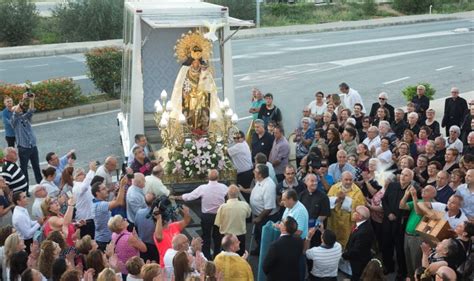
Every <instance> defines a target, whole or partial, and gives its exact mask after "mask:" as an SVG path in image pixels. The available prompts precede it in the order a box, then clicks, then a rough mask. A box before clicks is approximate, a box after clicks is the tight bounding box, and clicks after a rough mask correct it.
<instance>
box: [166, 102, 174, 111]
mask: <svg viewBox="0 0 474 281" xmlns="http://www.w3.org/2000/svg"><path fill="white" fill-rule="evenodd" d="M171 110H173V106H172V105H171V101H168V102H167V103H166V111H168V112H170V111H171Z"/></svg>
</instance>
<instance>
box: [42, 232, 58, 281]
mask: <svg viewBox="0 0 474 281" xmlns="http://www.w3.org/2000/svg"><path fill="white" fill-rule="evenodd" d="M55 244H56V245H55ZM56 247H58V248H59V245H58V243H56V242H54V241H51V240H44V241H43V243H41V251H40V254H39V257H38V269H39V271H40V272H41V274H43V276H44V277H46V278H51V277H52V275H53V261H54V260H55V259H56V258H57V257H55V255H54V252H55V251H56Z"/></svg>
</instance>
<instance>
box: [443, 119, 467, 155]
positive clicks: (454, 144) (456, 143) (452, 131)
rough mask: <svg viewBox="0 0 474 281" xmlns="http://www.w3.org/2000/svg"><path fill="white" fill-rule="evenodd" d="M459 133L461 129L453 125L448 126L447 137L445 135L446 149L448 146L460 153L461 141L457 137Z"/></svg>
mask: <svg viewBox="0 0 474 281" xmlns="http://www.w3.org/2000/svg"><path fill="white" fill-rule="evenodd" d="M460 135H461V129H460V128H459V127H458V126H456V125H453V126H451V127H450V128H449V137H446V149H448V148H456V149H457V150H458V151H459V153H462V149H463V143H462V141H461V140H460V139H459V136H460Z"/></svg>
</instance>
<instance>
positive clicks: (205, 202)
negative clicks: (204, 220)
mask: <svg viewBox="0 0 474 281" xmlns="http://www.w3.org/2000/svg"><path fill="white" fill-rule="evenodd" d="M227 189H228V188H227V185H225V184H222V183H219V182H217V181H209V183H208V184H203V185H200V186H198V187H197V188H196V189H195V190H193V191H192V192H191V193H186V194H183V196H182V197H183V200H184V201H192V200H195V199H198V198H201V211H202V213H203V214H217V209H219V207H220V206H221V205H222V204H224V203H225V196H226V195H227Z"/></svg>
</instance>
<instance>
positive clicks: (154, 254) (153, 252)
mask: <svg viewBox="0 0 474 281" xmlns="http://www.w3.org/2000/svg"><path fill="white" fill-rule="evenodd" d="M145 245H146V252H144V253H140V257H141V258H142V259H143V261H144V262H147V261H148V260H149V261H155V262H156V263H160V255H159V254H158V249H156V246H155V244H150V243H145Z"/></svg>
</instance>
